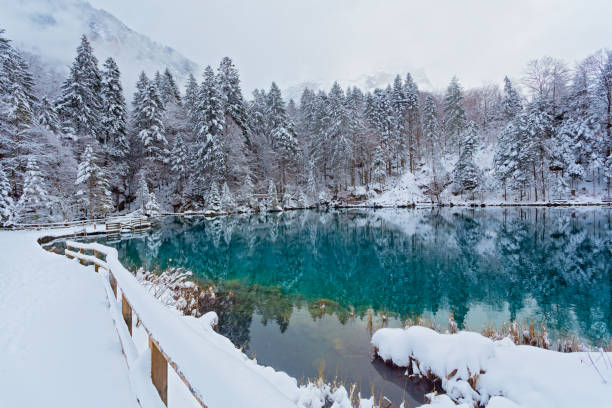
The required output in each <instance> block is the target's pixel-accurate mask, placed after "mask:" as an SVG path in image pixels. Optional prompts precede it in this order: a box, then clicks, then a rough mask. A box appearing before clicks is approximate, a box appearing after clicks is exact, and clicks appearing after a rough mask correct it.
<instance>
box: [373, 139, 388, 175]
mask: <svg viewBox="0 0 612 408" xmlns="http://www.w3.org/2000/svg"><path fill="white" fill-rule="evenodd" d="M385 176H386V172H385V161H384V159H383V150H382V147H380V146H376V149H375V150H374V160H373V161H372V180H373V181H374V182H375V183H378V184H382V183H384V181H385Z"/></svg>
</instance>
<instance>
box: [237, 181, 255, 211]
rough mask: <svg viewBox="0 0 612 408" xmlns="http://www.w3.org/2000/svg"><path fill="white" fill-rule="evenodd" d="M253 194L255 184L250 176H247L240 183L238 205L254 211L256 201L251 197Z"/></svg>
mask: <svg viewBox="0 0 612 408" xmlns="http://www.w3.org/2000/svg"><path fill="white" fill-rule="evenodd" d="M254 192H255V184H254V183H253V179H252V178H251V175H250V174H247V175H246V177H245V178H244V182H243V183H242V187H241V189H240V203H241V204H240V205H245V206H247V207H248V208H249V209H251V210H254V209H256V208H257V199H256V198H255V197H253V193H254Z"/></svg>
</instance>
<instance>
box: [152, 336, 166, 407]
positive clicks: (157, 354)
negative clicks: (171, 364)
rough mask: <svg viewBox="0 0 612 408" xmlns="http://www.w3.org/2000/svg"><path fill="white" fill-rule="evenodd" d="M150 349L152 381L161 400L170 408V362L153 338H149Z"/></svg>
mask: <svg viewBox="0 0 612 408" xmlns="http://www.w3.org/2000/svg"><path fill="white" fill-rule="evenodd" d="M149 348H150V349H151V381H153V385H154V386H155V388H156V389H157V392H158V393H159V397H160V398H161V400H162V401H163V402H164V404H165V405H166V406H168V362H167V361H166V358H165V357H164V355H163V354H162V352H161V351H160V350H159V348H158V347H157V343H155V341H154V340H153V338H152V337H151V336H149Z"/></svg>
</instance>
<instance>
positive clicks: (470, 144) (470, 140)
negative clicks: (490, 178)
mask: <svg viewBox="0 0 612 408" xmlns="http://www.w3.org/2000/svg"><path fill="white" fill-rule="evenodd" d="M476 138H477V133H476V125H475V124H474V122H472V121H470V122H469V123H468V124H467V126H466V128H465V130H464V131H463V133H462V135H461V139H462V142H461V145H462V146H463V149H462V150H461V155H460V156H459V160H457V163H456V164H455V169H454V171H453V176H454V182H455V185H456V186H457V187H458V189H459V192H460V193H461V194H463V193H464V192H465V191H474V190H475V189H476V188H477V187H478V183H479V181H480V175H479V170H478V168H477V167H476V165H475V164H474V148H475V145H476Z"/></svg>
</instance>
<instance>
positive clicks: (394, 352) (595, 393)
mask: <svg viewBox="0 0 612 408" xmlns="http://www.w3.org/2000/svg"><path fill="white" fill-rule="evenodd" d="M372 344H373V345H374V346H375V347H376V349H377V353H378V356H380V358H382V359H383V360H385V361H389V362H393V363H394V364H396V365H398V366H401V367H407V368H409V370H408V371H412V373H413V374H415V375H422V376H428V375H429V376H435V377H438V378H439V379H440V380H441V382H442V387H443V389H444V390H445V391H446V392H447V394H448V396H449V397H450V398H452V399H453V400H454V401H457V402H459V403H466V404H468V405H469V406H473V405H474V403H475V402H476V403H479V404H482V405H486V404H488V405H486V406H487V407H489V408H490V407H497V408H499V407H513V406H517V405H516V404H518V406H524V407H577V406H589V407H599V406H606V405H607V404H609V403H610V396H611V395H612V385H611V384H610V382H611V381H612V353H605V352H603V351H601V352H598V353H559V352H555V351H550V350H545V349H541V348H536V347H531V346H515V345H514V343H512V341H511V340H510V339H509V338H505V339H503V340H500V341H492V340H491V339H488V338H486V337H484V336H482V335H480V334H478V333H473V332H459V333H457V334H440V333H438V332H435V331H433V330H431V329H428V328H425V327H420V326H412V327H409V328H406V329H387V328H385V329H380V330H378V331H377V332H376V333H375V334H374V336H373V337H372ZM495 396H498V397H499V398H495ZM502 396H503V397H504V398H500V397H502ZM447 402H448V401H446V399H445V398H442V397H441V398H440V399H439V400H436V401H432V403H431V404H439V405H431V404H430V405H427V406H432V407H433V406H436V407H438V406H440V407H444V406H447V405H444V404H447Z"/></svg>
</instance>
